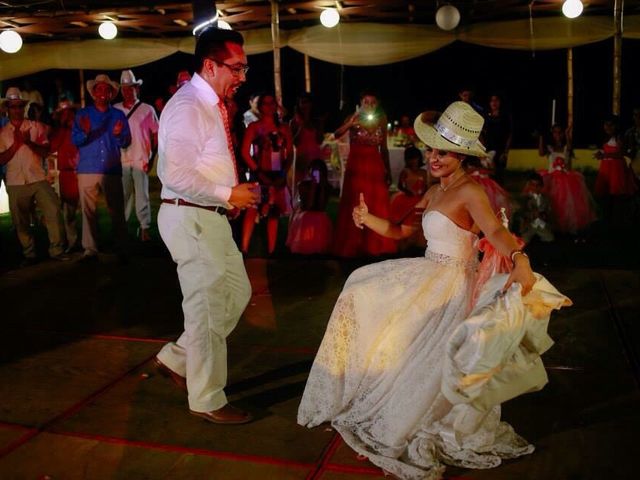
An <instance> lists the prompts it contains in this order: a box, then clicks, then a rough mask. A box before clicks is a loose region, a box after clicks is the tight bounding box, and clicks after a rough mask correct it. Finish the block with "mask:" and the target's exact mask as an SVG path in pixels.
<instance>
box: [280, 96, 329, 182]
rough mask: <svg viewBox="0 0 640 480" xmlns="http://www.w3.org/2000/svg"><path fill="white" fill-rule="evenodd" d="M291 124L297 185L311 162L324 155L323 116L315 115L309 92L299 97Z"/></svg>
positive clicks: (307, 170)
mask: <svg viewBox="0 0 640 480" xmlns="http://www.w3.org/2000/svg"><path fill="white" fill-rule="evenodd" d="M289 125H290V127H291V135H292V136H293V143H294V145H295V147H296V170H295V172H293V174H294V179H293V181H294V183H295V184H296V185H297V183H298V182H300V181H302V180H303V179H304V178H305V176H306V175H307V173H308V172H309V167H310V166H311V162H312V161H313V160H315V159H316V158H323V156H324V155H323V153H322V148H321V147H320V145H321V144H322V140H323V137H324V127H323V121H322V118H321V117H318V116H316V115H315V112H314V110H313V100H312V98H311V95H310V94H309V93H303V94H301V95H300V96H299V97H298V101H297V103H296V109H295V113H294V115H293V118H292V119H291V122H290V123H289Z"/></svg>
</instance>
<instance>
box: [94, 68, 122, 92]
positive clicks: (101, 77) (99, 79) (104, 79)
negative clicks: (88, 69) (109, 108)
mask: <svg viewBox="0 0 640 480" xmlns="http://www.w3.org/2000/svg"><path fill="white" fill-rule="evenodd" d="M98 83H106V84H107V85H109V86H110V87H111V88H112V90H113V96H114V97H115V96H116V95H117V94H118V91H119V90H120V85H118V82H114V81H113V80H111V79H110V78H109V75H106V74H104V73H100V74H98V75H96V79H95V80H88V81H87V91H88V92H89V95H91V96H92V97H93V89H94V87H95V86H96V85H97V84H98Z"/></svg>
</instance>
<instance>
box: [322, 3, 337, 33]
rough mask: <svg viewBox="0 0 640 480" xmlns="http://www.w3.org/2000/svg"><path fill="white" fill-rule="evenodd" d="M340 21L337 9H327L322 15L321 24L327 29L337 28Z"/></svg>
mask: <svg viewBox="0 0 640 480" xmlns="http://www.w3.org/2000/svg"><path fill="white" fill-rule="evenodd" d="M339 21H340V14H339V13H338V10H336V9H335V8H325V9H324V10H323V11H322V13H321V14H320V23H321V24H322V25H324V26H325V27H327V28H332V27H335V26H336V25H337V24H338V22H339Z"/></svg>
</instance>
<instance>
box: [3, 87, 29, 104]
mask: <svg viewBox="0 0 640 480" xmlns="http://www.w3.org/2000/svg"><path fill="white" fill-rule="evenodd" d="M10 102H20V103H22V105H26V104H27V103H29V100H25V99H24V98H22V93H21V92H20V89H19V88H17V87H9V88H8V89H7V96H6V97H5V98H3V99H2V105H6V104H7V103H10Z"/></svg>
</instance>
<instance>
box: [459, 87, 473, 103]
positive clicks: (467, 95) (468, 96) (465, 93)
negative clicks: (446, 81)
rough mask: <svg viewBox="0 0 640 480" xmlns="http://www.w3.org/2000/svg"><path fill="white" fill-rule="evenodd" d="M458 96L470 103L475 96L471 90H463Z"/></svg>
mask: <svg viewBox="0 0 640 480" xmlns="http://www.w3.org/2000/svg"><path fill="white" fill-rule="evenodd" d="M458 96H459V97H460V100H461V101H463V102H464V103H469V102H470V101H471V99H472V98H473V92H472V91H471V90H462V91H461V92H460V93H458Z"/></svg>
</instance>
